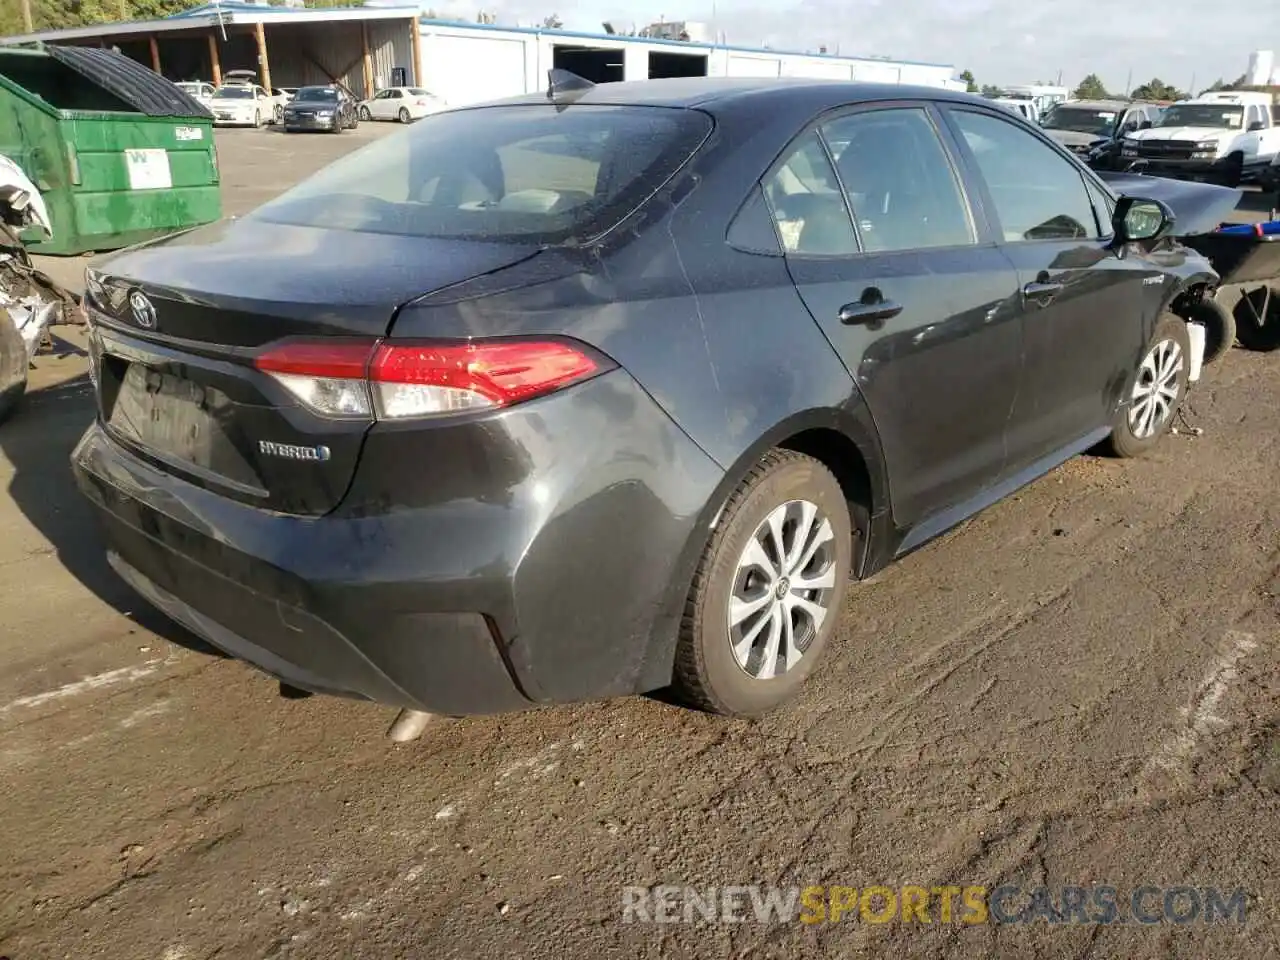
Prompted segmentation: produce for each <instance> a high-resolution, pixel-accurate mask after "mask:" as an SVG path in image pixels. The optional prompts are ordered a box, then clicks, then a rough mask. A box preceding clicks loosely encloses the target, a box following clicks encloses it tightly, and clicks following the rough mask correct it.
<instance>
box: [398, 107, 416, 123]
mask: <svg viewBox="0 0 1280 960" xmlns="http://www.w3.org/2000/svg"><path fill="white" fill-rule="evenodd" d="M399 117H400V122H401V123H408V122H409V121H410V120H412V119H413V118H412V117H410V116H409V108H408V107H401V108H400V113H399Z"/></svg>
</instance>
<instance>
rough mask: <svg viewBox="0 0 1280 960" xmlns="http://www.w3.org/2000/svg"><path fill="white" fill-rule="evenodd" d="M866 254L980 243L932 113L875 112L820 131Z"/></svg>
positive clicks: (836, 122)
mask: <svg viewBox="0 0 1280 960" xmlns="http://www.w3.org/2000/svg"><path fill="white" fill-rule="evenodd" d="M822 134H823V136H824V137H826V139H827V143H828V144H830V146H831V152H832V154H833V155H834V156H835V159H836V170H837V172H838V173H839V174H840V182H841V183H842V184H843V185H844V189H845V192H846V194H847V196H848V198H849V204H850V206H851V207H852V208H853V216H854V219H855V221H856V222H857V226H858V236H859V238H860V239H861V240H862V249H863V250H864V251H865V252H867V253H876V252H885V251H891V250H920V249H927V248H929V247H952V246H959V245H963V244H970V243H974V242H975V237H974V232H973V226H972V221H971V219H970V217H969V208H968V205H967V204H966V202H965V199H964V195H963V194H962V193H961V191H960V183H959V180H958V179H957V176H956V172H955V170H954V168H953V167H952V165H951V160H950V158H949V157H948V156H947V154H946V151H945V150H944V149H943V147H942V141H940V140H939V139H938V135H937V132H936V131H935V130H934V127H933V124H932V123H931V122H930V120H929V115H928V114H927V113H926V112H925V111H924V110H922V109H920V108H918V107H914V108H903V109H892V110H875V111H872V112H869V113H856V114H853V115H851V116H847V117H841V118H840V119H838V120H833V121H831V122H830V123H828V124H827V125H826V126H824V127H823V129H822Z"/></svg>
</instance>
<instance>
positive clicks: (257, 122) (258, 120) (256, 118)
mask: <svg viewBox="0 0 1280 960" xmlns="http://www.w3.org/2000/svg"><path fill="white" fill-rule="evenodd" d="M253 125H254V127H256V128H259V129H261V127H262V111H261V110H259V111H257V112H256V113H254V115H253Z"/></svg>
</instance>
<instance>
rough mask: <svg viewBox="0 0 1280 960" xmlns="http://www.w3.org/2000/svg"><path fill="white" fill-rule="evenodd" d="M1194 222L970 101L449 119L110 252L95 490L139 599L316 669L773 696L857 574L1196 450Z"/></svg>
mask: <svg viewBox="0 0 1280 960" xmlns="http://www.w3.org/2000/svg"><path fill="white" fill-rule="evenodd" d="M549 97H552V98H553V99H554V100H555V101H556V102H548V99H549ZM1169 216H1170V211H1169V209H1168V208H1167V207H1166V206H1164V205H1163V204H1161V203H1159V202H1156V201H1142V200H1135V199H1133V198H1118V197H1117V196H1116V195H1115V194H1113V193H1112V192H1111V191H1110V190H1109V188H1108V187H1107V186H1106V184H1104V183H1103V182H1102V181H1100V180H1098V179H1097V178H1096V177H1095V176H1094V175H1093V174H1092V173H1091V172H1090V171H1089V170H1087V169H1086V168H1085V167H1083V166H1082V165H1081V164H1080V162H1079V161H1078V160H1076V159H1075V158H1073V157H1072V156H1071V155H1070V154H1069V153H1068V152H1066V151H1065V150H1063V149H1062V148H1061V147H1059V146H1058V145H1057V144H1055V143H1054V142H1053V141H1052V140H1050V139H1049V138H1048V137H1047V136H1045V135H1043V134H1041V133H1040V132H1038V131H1036V130H1034V129H1033V128H1031V127H1029V126H1028V125H1027V124H1026V123H1023V122H1020V121H1018V120H1017V119H1016V118H1014V117H1011V116H1009V115H1008V114H1007V113H1005V112H1004V111H1002V110H1001V109H1000V108H999V107H997V106H992V105H990V104H989V103H988V102H986V101H984V100H981V99H978V98H975V97H970V96H965V95H962V94H951V93H947V92H943V91H939V90H932V89H929V90H925V89H915V88H910V87H899V86H875V85H868V84H842V83H830V82H809V81H803V82H801V81H797V82H791V83H778V82H776V81H775V82H764V81H729V80H707V79H697V80H670V81H665V80H664V81H651V82H647V83H639V84H628V83H616V84H608V85H602V86H600V87H597V88H594V89H585V90H584V89H572V90H570V91H568V92H565V93H563V94H558V93H555V94H554V95H552V94H549V95H548V96H530V97H525V98H520V99H518V100H515V101H508V102H504V103H499V104H494V105H486V106H481V107H475V108H470V109H463V110H455V111H452V112H447V113H441V114H437V115H434V116H431V117H428V118H426V119H425V120H423V121H422V122H421V123H419V124H417V125H415V126H414V127H412V128H410V129H409V130H407V131H406V132H405V133H403V134H401V135H399V136H397V137H393V138H389V139H387V140H384V141H380V142H379V143H377V144H374V145H371V146H369V147H366V148H365V149H363V150H361V151H359V152H357V153H354V154H351V155H350V156H348V157H347V158H345V159H343V160H341V161H339V162H337V163H335V164H333V165H332V166H330V167H328V168H326V169H325V170H323V171H321V172H320V173H318V174H317V175H315V176H313V177H312V178H310V179H309V180H307V181H305V182H303V183H302V184H300V185H299V186H297V187H295V188H294V189H293V190H291V191H290V192H288V193H286V194H284V195H282V196H281V197H279V198H277V199H275V200H273V201H271V202H270V203H268V204H266V205H265V206H263V207H261V208H259V209H258V210H257V211H255V212H254V213H252V214H250V215H249V216H247V217H245V218H243V219H241V220H238V221H235V222H230V223H221V224H217V225H214V226H209V227H205V228H202V229H200V230H197V231H194V232H189V233H185V234H182V235H180V236H175V237H172V238H168V239H165V240H161V241H159V242H156V243H151V244H149V245H146V246H143V247H139V248H135V249H132V250H129V251H124V252H121V253H119V254H117V255H116V256H114V257H113V258H111V259H110V260H108V261H106V262H105V264H104V265H103V266H101V267H100V268H98V269H95V270H94V271H92V272H91V273H90V275H89V278H88V293H87V295H86V306H87V309H88V312H89V316H90V318H91V323H92V336H91V352H92V364H93V376H94V380H95V384H96V390H97V396H98V404H99V412H98V417H97V420H96V422H95V423H94V424H93V425H92V426H91V427H90V428H89V430H88V431H87V433H86V434H85V435H84V438H83V439H82V440H81V442H80V444H79V445H78V447H77V449H76V450H75V453H74V455H73V459H74V465H75V471H76V474H77V477H78V480H79V483H80V486H81V487H82V489H83V491H84V492H85V493H86V494H87V495H88V496H89V497H90V498H91V499H92V501H93V502H94V503H95V504H96V506H97V508H98V511H97V512H98V513H99V515H100V517H101V519H102V521H103V523H104V525H105V528H106V542H107V549H108V551H109V556H110V560H111V562H112V564H113V565H114V567H115V569H116V570H117V571H118V572H119V573H120V574H121V575H122V576H123V577H124V578H125V579H126V580H127V581H128V582H129V583H131V584H132V585H133V586H134V587H135V588H136V589H137V590H138V591H139V592H140V593H141V594H143V595H144V596H145V597H146V598H148V599H149V600H150V601H151V602H152V603H153V604H155V605H156V606H157V607H159V608H160V609H162V610H164V611H165V612H167V613H168V614H169V615H170V616H172V617H173V618H174V619H175V620H178V621H180V622H181V623H183V624H186V625H187V626H188V627H189V628H191V629H192V630H194V631H195V632H197V633H199V634H201V635H202V636H204V637H205V638H207V639H208V640H209V641H211V642H212V643H213V644H215V645H217V646H218V647H221V648H222V649H224V650H225V651H227V652H229V653H231V654H233V655H235V656H237V657H242V658H244V659H246V660H249V661H251V662H253V663H254V664H256V665H258V666H259V667H260V668H262V669H263V670H265V671H267V672H269V673H271V674H273V675H275V676H277V677H279V678H281V679H282V680H284V681H287V682H288V683H289V684H291V685H293V686H296V687H301V688H304V689H308V690H313V691H322V692H331V693H337V694H344V695H349V696H356V697H364V698H369V699H373V700H377V701H382V702H386V703H391V704H397V705H401V706H405V707H410V708H415V709H420V710H429V711H434V712H439V713H446V714H465V713H475V712H490V711H504V710H513V709H519V708H521V707H525V706H528V705H530V704H533V703H542V702H550V701H568V700H575V699H583V698H595V697H601V696H612V695H622V694H631V693H636V692H641V691H650V690H654V689H657V688H663V687H668V686H671V687H674V688H675V690H676V691H677V692H678V694H679V695H680V696H682V697H683V698H684V699H685V701H686V702H688V703H690V704H693V705H696V706H698V707H702V708H705V709H709V710H714V711H720V712H724V713H735V714H750V713H754V712H758V711H761V710H764V709H767V708H770V707H772V706H774V705H776V704H779V703H780V702H782V701H784V700H785V699H787V698H788V697H789V696H791V695H792V694H794V693H795V692H796V690H797V688H798V687H799V686H800V684H801V683H802V682H803V680H804V679H805V678H806V677H807V676H808V675H809V674H810V673H812V672H813V671H814V670H815V669H818V668H819V665H820V664H821V662H822V657H823V655H824V653H825V648H826V647H827V646H828V645H829V644H830V643H831V641H832V638H833V636H834V634H835V631H836V626H837V623H838V621H839V619H840V615H841V612H842V610H843V609H844V608H845V603H846V597H845V593H846V589H845V588H846V582H847V581H848V580H849V579H851V578H853V579H857V578H865V577H868V576H870V575H871V574H873V573H875V572H876V571H877V570H879V569H880V568H882V567H884V566H885V565H886V564H888V563H889V562H890V561H891V560H892V559H894V558H895V557H899V556H902V555H903V554H905V553H907V552H909V551H911V550H914V549H915V548H917V547H919V546H920V545H922V544H923V543H925V542H926V541H928V540H930V539H931V538H933V537H935V536H937V535H938V534H940V533H942V532H943V531H945V530H947V529H949V528H951V527H953V526H955V525H956V524H958V523H960V522H961V521H963V520H964V519H965V518H967V517H969V516H971V515H973V514H974V513H976V512H977V511H979V510H981V509H983V508H984V507H986V506H988V505H990V504H992V503H994V502H995V501H997V500H999V499H1000V498H1002V497H1004V496H1006V495H1007V494H1009V493H1010V492H1011V491H1014V490H1016V489H1018V488H1019V487H1021V486H1022V485H1024V484H1026V483H1028V482H1029V481H1031V480H1033V479H1034V478H1036V477H1038V476H1040V475H1042V474H1044V473H1045V472H1047V471H1049V470H1051V469H1053V468H1054V467H1056V466H1057V465H1059V464H1061V463H1063V462H1064V461H1065V460H1067V459H1069V458H1070V457H1072V456H1074V455H1075V454H1078V453H1080V452H1082V451H1085V450H1088V449H1089V448H1091V447H1094V446H1095V445H1097V444H1099V443H1103V442H1105V443H1107V444H1109V445H1110V447H1111V449H1112V450H1113V451H1115V452H1116V453H1118V454H1120V455H1124V456H1132V455H1137V454H1142V453H1145V452H1146V451H1148V450H1150V449H1151V448H1152V446H1153V445H1154V444H1156V443H1157V442H1158V440H1159V439H1160V437H1161V435H1162V434H1163V433H1164V432H1165V431H1166V430H1167V428H1168V427H1169V425H1170V423H1171V421H1172V420H1173V417H1174V416H1175V413H1176V411H1177V410H1178V406H1179V404H1180V403H1181V401H1182V399H1183V395H1184V392H1185V391H1186V389H1187V386H1188V381H1189V376H1190V374H1191V371H1192V368H1193V365H1194V364H1195V362H1196V361H1197V360H1198V358H1197V357H1196V356H1195V351H1196V349H1197V348H1196V347H1194V346H1193V344H1194V343H1195V342H1196V341H1195V339H1194V338H1190V337H1189V336H1188V328H1187V325H1186V324H1185V323H1184V322H1183V321H1182V320H1180V319H1178V317H1177V316H1175V314H1174V311H1175V310H1177V309H1179V308H1181V307H1182V306H1185V305H1186V304H1187V303H1189V302H1190V301H1193V300H1195V299H1196V298H1198V297H1199V296H1201V295H1202V293H1203V292H1204V289H1205V287H1206V285H1209V284H1211V283H1212V282H1213V280H1214V276H1213V274H1212V272H1211V270H1210V269H1209V267H1208V265H1207V264H1206V262H1205V261H1204V260H1203V259H1202V258H1200V257H1199V256H1198V255H1196V254H1194V253H1191V252H1189V251H1187V250H1185V249H1183V248H1182V247H1180V246H1178V245H1177V244H1176V243H1175V242H1174V241H1172V240H1171V239H1168V238H1167V237H1166V236H1164V235H1165V234H1167V232H1168V220H1169ZM885 642H886V643H889V644H891V643H892V639H891V638H886V640H885Z"/></svg>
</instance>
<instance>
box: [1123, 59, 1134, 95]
mask: <svg viewBox="0 0 1280 960" xmlns="http://www.w3.org/2000/svg"><path fill="white" fill-rule="evenodd" d="M1132 91H1133V67H1130V68H1129V76H1127V77H1125V81H1124V95H1125V97H1126V98H1127V97H1128V96H1129V94H1130V93H1131V92H1132Z"/></svg>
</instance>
